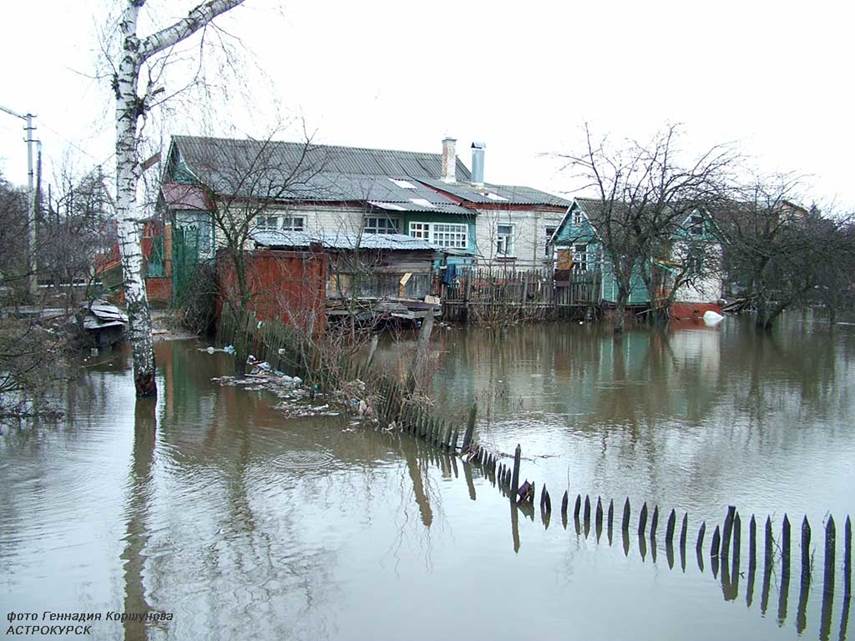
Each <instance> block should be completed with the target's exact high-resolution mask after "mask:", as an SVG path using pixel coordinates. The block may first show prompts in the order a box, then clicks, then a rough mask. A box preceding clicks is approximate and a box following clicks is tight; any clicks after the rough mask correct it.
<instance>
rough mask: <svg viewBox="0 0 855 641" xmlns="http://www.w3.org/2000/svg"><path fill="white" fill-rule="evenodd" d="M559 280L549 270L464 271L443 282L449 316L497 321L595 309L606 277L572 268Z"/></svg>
mask: <svg viewBox="0 0 855 641" xmlns="http://www.w3.org/2000/svg"><path fill="white" fill-rule="evenodd" d="M563 278H564V279H563V280H557V279H556V278H555V277H554V274H553V273H552V272H550V271H547V270H541V271H519V272H518V271H498V272H497V271H495V270H492V271H491V270H486V269H471V270H464V271H461V272H458V275H457V276H456V277H455V279H454V280H453V282H451V283H443V284H441V285H440V287H439V290H438V291H437V293H438V294H439V295H440V297H441V298H442V313H443V318H444V319H445V320H452V321H461V320H468V321H474V322H492V321H499V320H503V319H510V320H534V319H545V318H557V317H561V316H573V315H580V316H584V315H585V314H589V313H592V310H594V309H595V308H596V306H597V305H598V303H599V300H600V297H599V292H600V278H599V274H598V273H595V272H579V273H573V272H571V273H569V274H567V275H566V276H564V277H563Z"/></svg>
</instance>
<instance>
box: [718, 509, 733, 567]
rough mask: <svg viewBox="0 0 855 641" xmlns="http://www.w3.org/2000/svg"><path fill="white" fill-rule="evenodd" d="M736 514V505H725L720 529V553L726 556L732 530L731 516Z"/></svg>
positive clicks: (728, 550)
mask: <svg viewBox="0 0 855 641" xmlns="http://www.w3.org/2000/svg"><path fill="white" fill-rule="evenodd" d="M735 514H736V506H735V505H728V506H727V515H726V516H725V517H724V526H723V527H722V530H721V554H722V556H726V555H728V554H729V553H730V538H731V533H732V532H733V516H734V515H735Z"/></svg>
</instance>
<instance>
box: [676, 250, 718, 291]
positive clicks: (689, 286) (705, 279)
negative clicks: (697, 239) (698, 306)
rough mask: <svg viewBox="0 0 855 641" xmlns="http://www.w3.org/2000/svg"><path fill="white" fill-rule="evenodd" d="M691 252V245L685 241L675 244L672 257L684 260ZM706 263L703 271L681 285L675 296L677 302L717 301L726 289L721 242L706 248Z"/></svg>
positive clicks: (704, 252) (702, 266)
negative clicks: (722, 267)
mask: <svg viewBox="0 0 855 641" xmlns="http://www.w3.org/2000/svg"><path fill="white" fill-rule="evenodd" d="M688 253H689V245H688V243H686V242H684V241H680V242H677V243H675V244H674V249H673V252H672V257H673V258H674V260H678V261H681V260H684V259H685V258H684V257H685V256H687V255H688ZM702 260H703V262H704V264H702V265H701V272H700V273H699V274H698V275H696V276H695V277H694V278H692V280H691V282H686V283H683V284H682V285H680V287H679V288H678V289H677V293H676V295H675V297H674V302H675V303H717V302H718V300H719V299H720V298H721V295H722V291H723V290H724V279H723V277H722V269H721V261H722V247H721V245H720V244H719V243H715V244H712V245H708V246H706V247H705V248H704V251H703V258H702Z"/></svg>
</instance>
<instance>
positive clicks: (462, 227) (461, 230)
mask: <svg viewBox="0 0 855 641" xmlns="http://www.w3.org/2000/svg"><path fill="white" fill-rule="evenodd" d="M410 236H412V237H413V238H421V239H423V240H426V241H428V242H429V243H432V244H434V245H437V246H438V247H451V248H454V249H466V247H467V246H468V245H469V227H468V226H467V225H466V224H465V223H419V222H411V223H410Z"/></svg>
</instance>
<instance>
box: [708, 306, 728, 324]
mask: <svg viewBox="0 0 855 641" xmlns="http://www.w3.org/2000/svg"><path fill="white" fill-rule="evenodd" d="M723 320H724V316H722V315H721V314H718V313H716V312H714V311H713V310H711V309H708V310H707V311H705V312H704V324H706V325H718V324H719V323H720V322H721V321H723Z"/></svg>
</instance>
